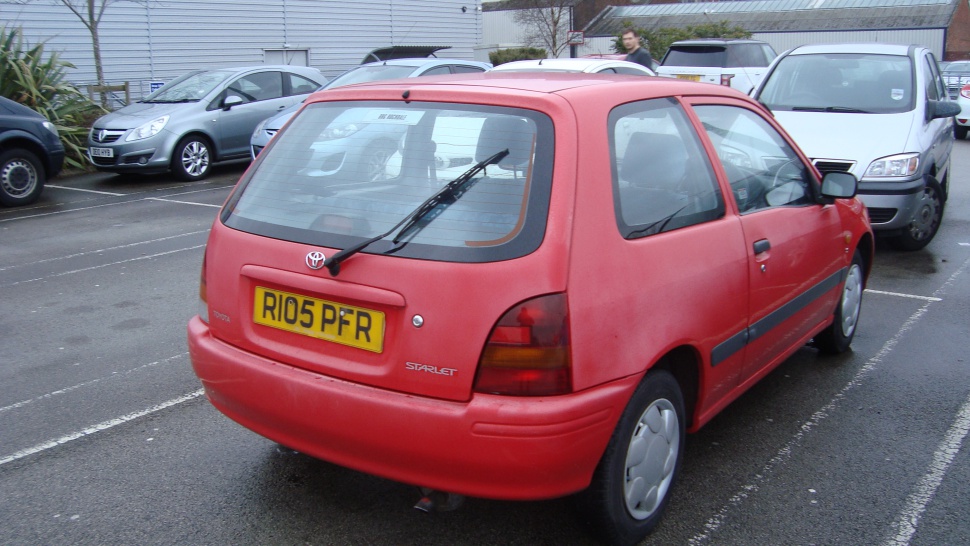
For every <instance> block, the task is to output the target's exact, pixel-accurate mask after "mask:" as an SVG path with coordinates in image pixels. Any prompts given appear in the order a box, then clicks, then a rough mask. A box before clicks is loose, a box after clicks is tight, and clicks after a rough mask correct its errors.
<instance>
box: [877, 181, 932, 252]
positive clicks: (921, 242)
mask: <svg viewBox="0 0 970 546" xmlns="http://www.w3.org/2000/svg"><path fill="white" fill-rule="evenodd" d="M920 197H921V199H920V204H919V207H918V208H917V209H916V213H915V214H913V218H912V220H910V222H909V224H908V225H907V226H906V227H905V228H903V233H902V234H901V235H898V236H896V237H893V238H891V239H889V244H890V245H892V247H893V248H895V249H896V250H907V251H911V250H920V249H921V248H924V247H925V246H926V245H928V244H930V241H932V240H933V237H935V236H936V232H937V231H939V229H940V222H942V221H943V207H944V204H945V202H946V201H945V196H944V193H943V188H942V187H941V186H940V183H939V182H937V180H936V179H935V178H933V177H932V176H927V177H926V183H925V184H924V186H923V193H922V195H921V196H920Z"/></svg>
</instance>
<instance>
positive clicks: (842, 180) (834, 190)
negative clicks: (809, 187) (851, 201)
mask: <svg viewBox="0 0 970 546" xmlns="http://www.w3.org/2000/svg"><path fill="white" fill-rule="evenodd" d="M858 189H859V181H858V180H856V178H855V176H854V175H852V174H849V173H841V172H831V173H825V176H824V177H822V197H828V198H829V199H848V198H850V197H855V194H856V190H858Z"/></svg>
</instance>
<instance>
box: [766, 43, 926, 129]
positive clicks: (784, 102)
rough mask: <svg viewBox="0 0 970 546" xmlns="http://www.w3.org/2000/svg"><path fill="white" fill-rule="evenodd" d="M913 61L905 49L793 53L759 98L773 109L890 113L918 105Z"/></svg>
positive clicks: (775, 72) (774, 74)
mask: <svg viewBox="0 0 970 546" xmlns="http://www.w3.org/2000/svg"><path fill="white" fill-rule="evenodd" d="M914 95H915V93H914V88H913V67H912V63H911V61H910V58H909V57H907V56H904V55H880V54H854V53H853V54H850V53H827V54H813V55H789V56H787V57H785V58H784V59H782V60H781V61H780V62H779V63H778V65H777V66H776V67H775V69H774V70H773V71H772V72H771V73H770V74H769V75H768V76H767V80H766V81H765V84H764V87H763V88H762V90H761V91H760V92H759V96H758V99H759V100H760V101H761V102H762V103H763V104H764V105H765V106H767V107H768V108H770V109H771V110H776V111H777V110H809V111H826V112H850V113H851V112H858V113H872V114H889V113H900V112H908V111H911V110H913V108H914V107H915V104H916V103H915V100H914Z"/></svg>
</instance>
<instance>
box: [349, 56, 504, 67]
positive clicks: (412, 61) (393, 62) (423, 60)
mask: <svg viewBox="0 0 970 546" xmlns="http://www.w3.org/2000/svg"><path fill="white" fill-rule="evenodd" d="M449 64H460V65H466V66H477V67H481V68H485V69H488V68H491V67H492V65H491V64H489V63H483V62H481V61H466V60H465V59H439V58H429V57H405V58H402V59H388V60H386V61H374V62H371V63H364V64H361V65H359V66H380V65H388V66H413V67H414V68H425V67H429V66H438V65H449ZM354 68H357V67H354ZM351 70H353V68H352V69H351Z"/></svg>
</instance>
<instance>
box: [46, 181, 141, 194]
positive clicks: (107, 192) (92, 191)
mask: <svg viewBox="0 0 970 546" xmlns="http://www.w3.org/2000/svg"><path fill="white" fill-rule="evenodd" d="M46 186H47V187H48V188H57V189H59V190H71V191H85V192H88V193H100V194H101V195H113V196H115V197H121V196H122V195H124V194H123V193H111V192H109V191H98V190H88V189H84V188H72V187H70V186H55V185H53V184H46Z"/></svg>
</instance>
